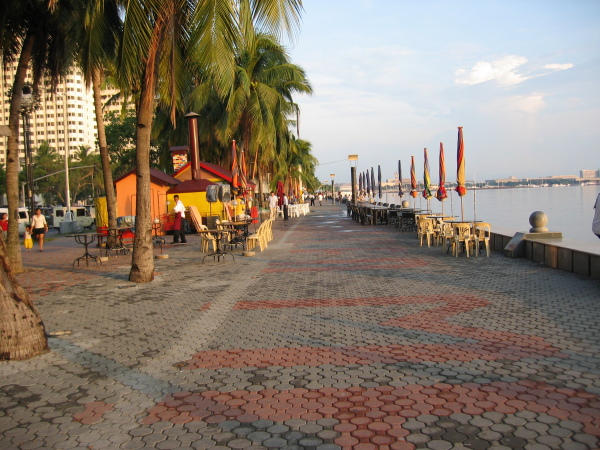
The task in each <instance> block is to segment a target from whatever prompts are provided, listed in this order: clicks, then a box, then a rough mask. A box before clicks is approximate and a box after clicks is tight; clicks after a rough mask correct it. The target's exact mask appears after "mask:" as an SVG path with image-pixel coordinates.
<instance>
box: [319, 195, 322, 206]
mask: <svg viewBox="0 0 600 450" xmlns="http://www.w3.org/2000/svg"><path fill="white" fill-rule="evenodd" d="M319 206H323V194H321V193H320V192H319Z"/></svg>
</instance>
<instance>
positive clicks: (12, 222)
mask: <svg viewBox="0 0 600 450" xmlns="http://www.w3.org/2000/svg"><path fill="white" fill-rule="evenodd" d="M34 40H35V38H34V37H33V36H31V35H28V36H27V37H26V38H25V40H24V41H23V47H22V49H21V55H20V56H19V63H18V65H17V71H16V73H15V79H14V82H13V88H12V92H13V95H12V97H11V99H10V115H9V119H8V126H9V128H10V132H11V135H10V136H9V137H8V147H7V150H6V196H7V200H8V237H7V243H6V253H7V255H8V261H9V263H10V267H11V269H12V271H13V272H14V273H21V272H23V261H22V259H21V243H20V242H19V220H18V219H19V215H18V214H19V115H20V109H21V101H22V98H23V94H22V93H23V86H25V77H26V75H27V68H28V66H29V60H30V59H31V51H32V49H33V44H34ZM24 138H25V139H27V136H24Z"/></svg>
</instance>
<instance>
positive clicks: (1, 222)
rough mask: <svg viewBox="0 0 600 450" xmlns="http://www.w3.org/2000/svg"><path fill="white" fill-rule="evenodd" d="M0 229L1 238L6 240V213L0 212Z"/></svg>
mask: <svg viewBox="0 0 600 450" xmlns="http://www.w3.org/2000/svg"><path fill="white" fill-rule="evenodd" d="M0 230H2V239H4V242H6V238H7V236H8V214H7V213H2V218H1V219H0Z"/></svg>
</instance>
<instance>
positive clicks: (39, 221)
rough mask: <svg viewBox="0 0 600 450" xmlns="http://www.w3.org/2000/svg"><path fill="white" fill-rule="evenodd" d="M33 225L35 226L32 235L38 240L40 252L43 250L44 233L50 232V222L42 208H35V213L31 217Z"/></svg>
mask: <svg viewBox="0 0 600 450" xmlns="http://www.w3.org/2000/svg"><path fill="white" fill-rule="evenodd" d="M31 226H32V227H33V232H32V233H31V235H32V236H33V238H34V239H35V240H36V241H38V245H39V246H40V252H43V251H44V235H45V234H46V233H47V232H48V222H46V217H44V215H43V214H42V210H41V209H40V208H38V209H36V210H35V215H34V216H33V217H32V218H31Z"/></svg>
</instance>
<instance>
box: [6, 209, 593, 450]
mask: <svg viewBox="0 0 600 450" xmlns="http://www.w3.org/2000/svg"><path fill="white" fill-rule="evenodd" d="M273 232H274V240H273V241H272V242H271V243H270V245H269V247H268V249H266V250H265V251H264V252H262V253H261V252H257V253H256V256H254V257H242V256H241V255H239V256H236V259H235V261H232V260H231V259H230V258H228V259H227V261H225V262H221V263H217V262H213V261H212V260H208V259H207V260H206V262H205V263H204V264H203V263H202V256H203V254H202V253H200V241H199V237H198V236H189V238H188V242H189V243H188V244H187V245H180V246H177V247H168V248H165V250H164V252H165V253H168V255H169V259H165V260H157V261H156V279H155V281H154V282H152V283H147V284H142V285H136V284H132V283H129V282H128V281H127V277H128V272H129V264H128V262H129V261H128V257H125V256H119V257H117V258H111V259H110V260H109V261H108V262H107V263H104V264H103V265H102V266H96V264H93V263H92V264H90V266H89V267H86V266H85V265H83V266H82V267H81V268H77V267H76V268H75V269H72V267H71V263H72V261H73V259H74V258H75V257H77V256H80V254H82V253H83V247H81V246H77V245H76V244H75V243H74V242H73V241H72V239H70V238H66V237H57V238H56V239H54V240H51V241H50V242H47V243H46V245H45V249H44V252H43V253H40V252H38V251H37V250H36V251H34V252H29V253H25V252H24V253H23V257H24V261H25V264H26V266H27V268H28V271H27V273H24V274H21V275H19V276H18V278H19V281H20V282H21V283H22V284H23V285H24V286H25V287H26V289H27V290H28V291H29V292H30V293H31V295H32V297H33V299H34V301H35V303H36V305H37V306H38V308H39V310H40V311H41V314H42V317H43V319H44V322H45V325H46V328H47V331H48V333H49V334H50V335H51V338H50V340H49V342H50V346H51V349H52V351H51V352H49V353H47V354H45V355H42V356H39V357H36V358H33V359H31V360H28V361H23V362H8V363H7V362H4V363H0V448H11V449H33V448H87V449H102V448H122V449H134V448H162V449H173V448H211V449H217V448H218V449H224V448H245V449H249V448H252V449H259V448H287V449H319V450H325V449H336V448H348V449H350V448H355V449H375V448H381V449H388V448H389V449H413V448H431V449H451V448H452V449H454V448H465V449H485V448H490V449H518V448H524V449H532V450H533V449H535V450H537V449H568V450H576V449H596V448H599V447H600V399H599V395H600V281H598V280H594V279H592V278H586V277H582V276H578V275H575V274H571V273H566V272H562V271H559V270H554V269H549V268H546V267H544V266H540V265H538V264H535V263H533V262H531V261H527V260H521V259H509V258H505V257H503V256H501V255H500V254H498V253H493V254H492V255H491V257H490V258H485V257H480V258H469V259H467V258H466V257H465V256H464V255H460V257H459V258H454V257H452V256H450V255H448V254H445V253H443V252H442V250H441V249H440V248H439V247H432V248H427V247H419V245H418V241H417V240H416V238H415V235H414V234H413V233H402V232H398V231H397V230H395V229H393V228H387V227H385V226H377V227H373V226H361V225H360V224H357V223H356V222H354V221H352V220H351V219H349V218H347V217H346V213H345V208H344V207H340V206H338V205H336V206H332V205H328V206H323V207H318V206H317V207H315V208H313V211H312V212H311V213H310V214H309V215H307V216H306V217H300V218H292V219H290V221H288V222H283V221H282V220H281V219H278V220H277V221H276V222H275V224H274V226H273ZM92 251H93V252H94V253H97V252H98V249H96V248H93V249H92ZM157 253H158V250H157Z"/></svg>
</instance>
